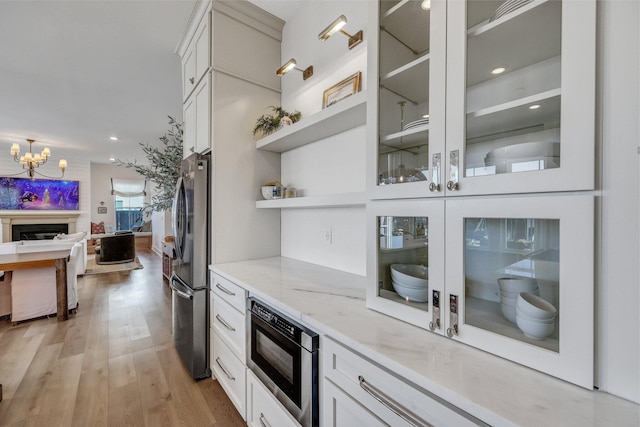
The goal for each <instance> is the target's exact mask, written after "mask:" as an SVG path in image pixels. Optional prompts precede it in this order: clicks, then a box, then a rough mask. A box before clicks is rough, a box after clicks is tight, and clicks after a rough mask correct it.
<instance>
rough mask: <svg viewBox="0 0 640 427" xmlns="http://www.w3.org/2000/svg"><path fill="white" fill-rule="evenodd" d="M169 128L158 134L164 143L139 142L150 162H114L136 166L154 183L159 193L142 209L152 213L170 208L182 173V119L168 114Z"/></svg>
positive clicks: (137, 169) (146, 212) (146, 178)
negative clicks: (161, 134)
mask: <svg viewBox="0 0 640 427" xmlns="http://www.w3.org/2000/svg"><path fill="white" fill-rule="evenodd" d="M169 126H170V129H169V130H168V131H167V133H166V134H164V136H161V137H160V138H158V139H159V140H160V142H162V145H161V146H160V147H155V146H152V145H150V144H148V143H142V142H141V143H140V145H141V146H142V151H143V152H144V154H145V156H146V158H147V160H148V161H149V165H148V166H147V165H140V164H138V163H137V162H135V161H134V162H123V161H122V160H119V159H118V160H116V161H115V162H114V164H116V165H117V166H124V167H127V168H132V169H134V170H135V171H136V172H137V173H138V174H139V175H142V176H143V177H144V178H145V180H147V181H149V182H151V183H153V184H154V185H155V187H156V194H155V195H154V196H152V197H151V202H150V203H147V204H145V206H144V208H143V209H142V211H143V213H145V214H150V213H151V212H153V211H156V212H162V211H165V210H168V209H171V205H172V203H173V196H174V193H175V188H176V183H177V182H178V178H179V177H180V163H181V162H182V134H183V131H182V123H178V122H176V121H175V119H174V118H173V117H171V116H169Z"/></svg>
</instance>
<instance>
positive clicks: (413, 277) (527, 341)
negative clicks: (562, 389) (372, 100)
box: [367, 195, 594, 388]
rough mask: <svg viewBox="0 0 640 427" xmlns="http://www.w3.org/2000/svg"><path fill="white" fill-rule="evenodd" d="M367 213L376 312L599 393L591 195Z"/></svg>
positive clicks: (420, 203) (389, 206)
mask: <svg viewBox="0 0 640 427" xmlns="http://www.w3.org/2000/svg"><path fill="white" fill-rule="evenodd" d="M367 209H368V223H367V226H368V232H369V235H371V236H375V238H374V239H373V241H371V242H370V244H369V245H368V246H369V251H370V252H369V254H368V257H367V259H368V262H369V264H368V270H367V275H368V277H369V284H368V292H367V305H368V307H369V308H372V309H375V310H379V311H382V312H385V313H386V314H389V315H392V316H394V317H396V318H399V319H401V320H405V321H407V322H410V323H413V324H415V325H417V326H419V327H422V328H425V329H428V330H432V331H434V332H436V333H439V334H442V335H445V336H447V337H449V338H451V339H453V340H456V341H460V342H462V343H465V344H469V345H472V346H474V347H477V348H479V349H482V350H485V351H487V352H490V353H494V354H496V355H499V356H502V357H505V358H507V359H510V360H513V361H515V362H518V363H521V364H523V365H526V366H529V367H531V368H534V369H537V370H540V371H543V372H546V373H548V374H551V375H554V376H556V377H559V378H562V379H565V380H567V381H570V382H572V383H575V384H578V385H581V386H583V387H587V388H592V386H593V293H594V287H593V280H594V278H593V275H594V271H593V270H594V268H593V261H594V253H593V247H594V246H593V242H594V230H593V224H594V201H593V197H592V196H580V195H571V196H569V195H558V196H540V197H535V196H528V197H510V198H504V197H500V198H496V197H482V198H479V197H476V198H467V199H448V200H446V201H444V200H413V201H412V200H409V201H378V202H371V203H370V204H369V205H368V206H367ZM445 212H446V215H445ZM445 235H446V241H445V238H444V236H445ZM445 259H446V263H445ZM445 265H446V267H445Z"/></svg>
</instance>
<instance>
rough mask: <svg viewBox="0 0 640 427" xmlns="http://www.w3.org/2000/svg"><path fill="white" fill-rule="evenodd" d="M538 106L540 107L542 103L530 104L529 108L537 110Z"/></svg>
mask: <svg viewBox="0 0 640 427" xmlns="http://www.w3.org/2000/svg"><path fill="white" fill-rule="evenodd" d="M538 108H540V104H533V105H529V110H537V109H538Z"/></svg>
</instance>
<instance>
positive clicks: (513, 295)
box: [500, 288, 540, 299]
mask: <svg viewBox="0 0 640 427" xmlns="http://www.w3.org/2000/svg"><path fill="white" fill-rule="evenodd" d="M521 292H530V293H532V294H534V295H538V296H540V288H535V289H532V290H530V291H521ZM500 295H501V296H502V297H503V298H511V299H518V296H519V295H520V292H507V291H500Z"/></svg>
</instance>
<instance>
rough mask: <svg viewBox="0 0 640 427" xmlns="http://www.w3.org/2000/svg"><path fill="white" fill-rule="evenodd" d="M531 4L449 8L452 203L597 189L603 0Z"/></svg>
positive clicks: (449, 178) (551, 0) (447, 178)
mask: <svg viewBox="0 0 640 427" xmlns="http://www.w3.org/2000/svg"><path fill="white" fill-rule="evenodd" d="M523 3H526V4H521V5H520V7H519V8H516V9H510V8H509V7H506V8H505V7H502V4H501V3H497V4H496V2H483V1H449V3H448V14H447V19H448V26H447V111H446V116H447V119H446V120H447V127H446V150H447V151H446V153H445V155H444V158H443V160H444V161H445V164H446V165H447V172H446V174H445V182H447V184H448V185H447V188H450V191H447V195H450V196H456V195H467V194H499V193H531V192H548V191H565V190H590V189H593V188H594V185H595V172H594V171H595V135H594V129H595V128H594V119H595V69H596V67H595V52H596V42H595V29H596V2H595V0H585V1H579V2H576V1H557V0H536V1H532V2H523ZM448 181H450V182H451V184H449V182H448ZM456 183H457V185H455V184H456Z"/></svg>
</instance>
